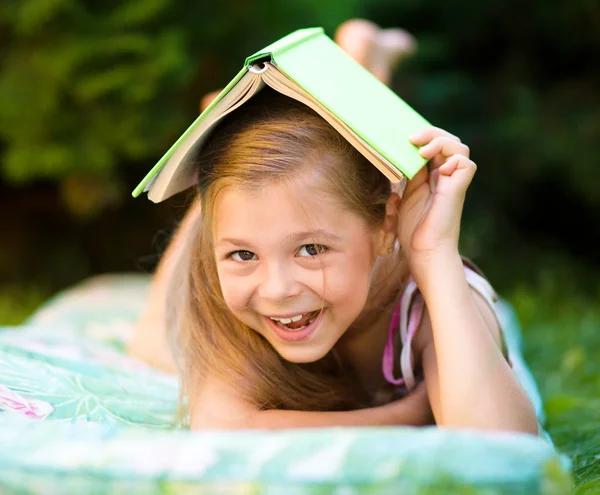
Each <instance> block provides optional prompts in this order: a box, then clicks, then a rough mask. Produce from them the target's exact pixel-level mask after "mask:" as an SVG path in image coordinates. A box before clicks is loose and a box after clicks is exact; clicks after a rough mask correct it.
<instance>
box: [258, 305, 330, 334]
mask: <svg viewBox="0 0 600 495" xmlns="http://www.w3.org/2000/svg"><path fill="white" fill-rule="evenodd" d="M326 312H327V308H325V309H323V311H321V310H316V311H311V312H309V313H302V314H300V315H296V317H294V319H295V320H296V321H292V318H291V317H288V318H275V317H270V316H264V317H263V318H264V319H265V320H266V322H267V324H268V326H269V327H270V328H271V330H273V333H275V335H277V336H278V337H279V338H280V339H281V340H285V341H287V342H298V341H302V340H307V339H308V338H309V337H310V336H311V335H312V334H313V333H314V331H315V330H316V329H317V327H318V326H319V324H320V322H321V321H322V320H323V317H324V315H325V313H326ZM297 316H300V319H296V318H297ZM282 320H283V321H286V322H288V323H283V321H282Z"/></svg>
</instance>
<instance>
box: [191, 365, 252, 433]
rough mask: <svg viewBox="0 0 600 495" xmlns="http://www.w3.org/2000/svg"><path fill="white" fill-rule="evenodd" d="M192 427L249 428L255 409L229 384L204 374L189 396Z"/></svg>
mask: <svg viewBox="0 0 600 495" xmlns="http://www.w3.org/2000/svg"><path fill="white" fill-rule="evenodd" d="M189 404H190V427H191V429H192V430H204V429H210V430H230V429H231V430H233V429H243V428H251V427H252V425H253V421H254V419H255V417H256V414H257V412H258V409H257V408H256V407H255V406H254V405H252V404H250V403H249V402H248V401H246V400H245V399H243V398H241V397H240V396H239V393H238V392H237V391H236V390H235V389H234V387H233V386H231V384H229V383H227V382H226V381H225V380H222V379H220V378H218V377H216V376H211V375H208V376H206V377H205V378H204V379H203V380H202V385H201V386H199V387H198V388H197V389H196V390H195V391H194V393H193V394H192V395H191V396H190V397H189Z"/></svg>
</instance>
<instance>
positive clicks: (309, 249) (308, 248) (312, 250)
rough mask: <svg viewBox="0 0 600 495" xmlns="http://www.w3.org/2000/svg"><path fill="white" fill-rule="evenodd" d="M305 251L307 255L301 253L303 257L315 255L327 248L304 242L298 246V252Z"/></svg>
mask: <svg viewBox="0 0 600 495" xmlns="http://www.w3.org/2000/svg"><path fill="white" fill-rule="evenodd" d="M303 250H304V251H305V252H306V253H308V256H305V255H301V256H303V257H314V256H317V255H319V254H321V253H324V252H325V251H327V248H326V247H325V246H322V245H321V244H305V245H304V246H302V247H301V248H300V251H299V252H300V253H301V252H302V251H303Z"/></svg>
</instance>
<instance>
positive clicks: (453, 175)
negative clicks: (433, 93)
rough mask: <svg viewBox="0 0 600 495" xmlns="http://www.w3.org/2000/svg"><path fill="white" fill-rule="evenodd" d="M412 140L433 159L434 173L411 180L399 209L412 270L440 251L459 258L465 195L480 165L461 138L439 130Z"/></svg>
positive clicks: (401, 232)
mask: <svg viewBox="0 0 600 495" xmlns="http://www.w3.org/2000/svg"><path fill="white" fill-rule="evenodd" d="M410 142H411V143H412V144H414V145H416V146H421V149H420V150H419V153H420V155H421V156H423V157H424V158H429V159H431V161H430V162H429V170H428V168H427V167H424V168H423V169H422V170H420V171H419V173H418V174H417V175H415V177H414V178H413V179H412V180H410V181H409V182H408V185H407V187H406V190H405V191H404V197H403V198H402V201H401V203H400V208H399V211H398V237H399V240H400V244H401V245H402V249H403V250H404V253H405V255H406V257H407V259H408V263H409V265H410V266H411V271H412V270H414V269H415V268H416V269H418V268H419V267H420V266H424V265H426V264H427V263H426V262H427V260H429V259H431V257H432V256H435V255H437V254H438V253H443V252H446V253H452V254H458V237H459V233H460V219H461V216H462V208H463V203H464V199H465V193H466V191H467V187H468V186H469V184H470V183H471V180H472V179H473V175H474V174H475V170H476V169H477V166H476V165H475V163H473V162H472V161H471V160H469V148H468V147H467V146H465V145H464V144H462V143H461V142H460V139H458V138H457V137H456V136H453V135H452V134H450V133H448V132H446V131H444V130H442V129H439V128H437V127H427V128H425V129H423V130H422V131H419V132H418V133H416V134H414V135H413V136H411V138H410Z"/></svg>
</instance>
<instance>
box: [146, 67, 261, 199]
mask: <svg viewBox="0 0 600 495" xmlns="http://www.w3.org/2000/svg"><path fill="white" fill-rule="evenodd" d="M263 87H264V82H262V81H261V79H260V76H258V75H257V74H254V73H252V72H247V73H246V74H245V75H244V76H243V77H242V78H241V79H240V80H239V81H238V83H237V84H236V85H235V86H234V87H233V88H232V89H231V90H230V91H229V92H228V93H227V94H226V95H224V96H223V98H222V99H221V100H220V101H218V102H217V103H216V104H215V106H214V107H213V108H212V109H211V110H210V111H208V112H207V115H206V118H204V119H203V120H201V121H199V122H198V123H197V125H195V127H193V129H191V131H190V132H189V133H188V134H187V135H186V136H185V139H184V140H183V142H182V143H181V144H180V145H179V146H178V147H177V149H176V150H175V152H174V153H173V154H172V155H171V157H170V158H169V160H168V161H167V163H165V165H164V167H163V168H162V170H161V171H160V173H159V174H158V175H157V176H156V177H155V179H154V180H153V181H152V182H151V183H150V184H149V185H148V186H147V189H148V191H149V192H148V198H149V199H150V200H151V201H154V202H155V203H158V202H160V201H163V200H164V199H166V198H169V197H171V196H173V195H174V194H177V193H178V192H181V191H183V190H185V189H187V188H189V187H191V186H193V185H194V181H195V176H194V174H195V165H196V164H195V161H194V160H193V156H194V153H195V151H196V150H198V149H199V148H200V147H201V146H202V144H203V143H204V142H205V141H206V138H207V137H208V135H209V134H210V131H211V130H212V129H213V128H214V127H215V126H216V124H217V123H218V122H219V121H220V120H221V119H222V118H223V117H225V116H226V115H228V114H229V113H231V112H233V111H234V110H235V109H237V108H239V107H240V106H241V105H243V104H244V103H245V102H246V101H248V100H249V99H250V98H251V97H252V96H253V95H254V94H255V93H256V92H257V91H260V90H261V89H262V88H263Z"/></svg>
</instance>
